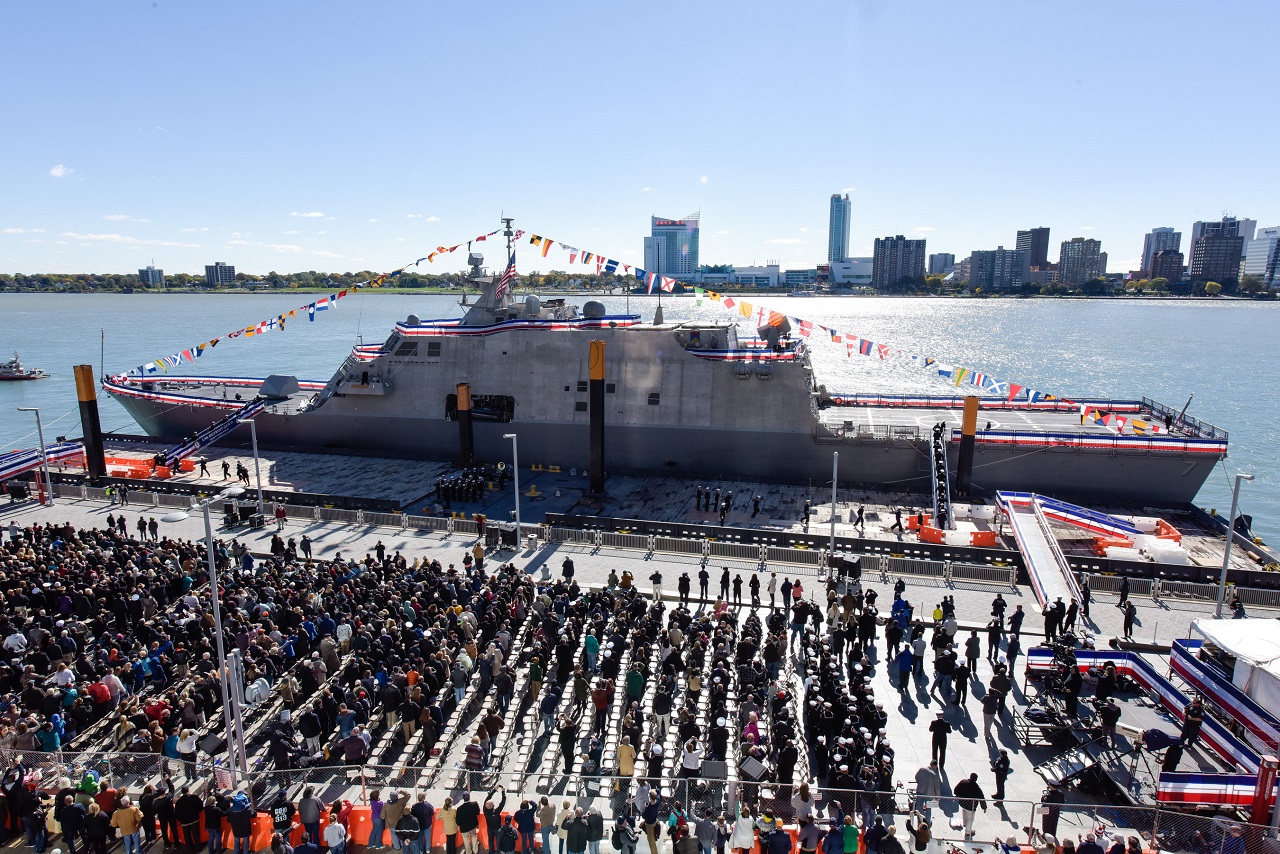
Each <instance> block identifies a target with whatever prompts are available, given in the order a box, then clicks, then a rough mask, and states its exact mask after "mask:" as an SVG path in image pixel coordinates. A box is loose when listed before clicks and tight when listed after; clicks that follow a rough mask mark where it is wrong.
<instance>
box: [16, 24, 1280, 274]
mask: <svg viewBox="0 0 1280 854" xmlns="http://www.w3.org/2000/svg"><path fill="white" fill-rule="evenodd" d="M925 5H926V6H927V9H926V10H924V11H925V13H924V14H917V13H916V12H913V11H911V10H909V9H907V8H906V7H905V6H903V5H901V4H889V3H886V2H881V0H860V1H859V2H856V3H853V4H849V3H840V2H816V3H814V4H812V5H810V6H805V7H802V8H798V9H795V10H789V11H788V13H787V14H786V15H775V14H772V13H773V12H774V11H776V8H775V7H773V6H770V5H766V4H753V3H748V4H747V7H749V8H746V7H743V6H742V5H741V4H728V3H719V2H709V3H707V4H699V5H698V6H697V7H687V6H681V7H679V8H680V9H681V12H680V14H681V16H682V22H683V23H682V27H681V30H680V32H679V33H675V34H673V33H672V32H670V31H669V30H668V28H666V27H664V26H663V24H662V21H663V16H662V15H661V14H654V12H655V10H654V9H653V8H652V7H645V8H637V9H631V8H616V9H612V8H611V9H609V10H607V12H603V13H602V12H601V11H600V10H599V9H598V8H597V7H595V6H591V5H588V4H585V3H575V2H570V3H566V4H562V5H558V6H556V7H552V8H546V9H537V10H534V9H510V10H508V9H496V8H487V7H475V8H472V7H469V6H465V5H457V6H445V7H440V8H433V9H425V8H422V7H421V6H419V5H415V4H413V3H409V2H389V3H388V4H385V5H380V6H379V7H377V8H376V9H373V10H361V11H357V10H355V9H353V8H349V7H347V6H344V5H342V4H337V3H324V2H322V3H317V4H312V5H306V6H304V5H301V4H298V3H289V2H283V3H281V4H278V5H277V4H272V5H269V6H262V5H260V4H250V3H247V2H228V3H225V4H219V5H217V6H192V5H186V4H156V5H152V4H150V3H141V2H140V3H124V4H120V5H118V6H116V5H113V6H111V7H103V6H101V5H99V4H93V3H90V2H87V0H80V2H71V3H69V4H68V5H67V6H66V7H59V8H56V9H55V8H53V7H47V6H41V5H39V4H10V5H7V6H5V7H3V8H0V25H3V26H4V27H5V30H6V31H7V32H10V33H12V34H13V35H14V36H15V38H14V39H13V40H12V44H11V46H10V49H9V51H8V53H7V71H8V73H9V77H10V82H11V85H10V86H9V87H7V92H6V95H7V98H6V106H7V107H8V110H7V114H8V115H9V117H10V119H11V124H12V127H13V130H12V131H11V132H10V133H9V134H7V135H6V138H5V141H4V142H3V143H2V144H0V192H2V195H3V198H4V199H5V202H6V204H5V206H4V209H3V211H0V271H3V272H23V273H40V272H51V273H80V272H101V273H121V272H132V271H136V270H138V269H140V268H142V267H145V266H146V265H147V264H148V263H149V262H150V261H151V259H152V258H154V259H155V263H156V266H157V267H160V268H163V269H165V270H166V271H171V272H189V273H199V272H200V271H201V270H202V269H203V267H204V266H205V265H206V264H210V263H212V262H213V261H214V260H216V259H225V260H226V261H227V263H228V264H232V265H234V266H236V267H237V269H238V270H243V271H246V272H250V273H265V272H268V271H270V270H279V271H291V270H307V269H311V270H318V271H335V272H337V271H348V270H350V271H354V270H361V269H372V270H387V269H392V268H394V267H397V266H400V265H402V264H404V263H406V262H412V261H413V260H414V259H416V258H418V257H420V256H421V255H425V254H426V251H430V250H433V249H434V248H435V246H437V245H439V244H442V243H449V244H452V243H454V242H457V241H465V240H466V239H468V238H469V237H473V236H474V235H475V234H478V233H481V232H483V231H487V230H491V229H492V228H494V227H496V226H497V224H498V219H499V217H500V216H502V215H504V214H505V215H508V216H514V217H515V219H516V224H517V227H520V228H524V229H527V230H530V231H534V232H536V233H539V234H548V235H551V236H552V237H554V238H555V239H556V240H561V241H564V242H566V243H572V244H574V245H581V246H591V247H593V248H594V249H598V250H599V251H602V252H606V253H609V255H610V256H611V257H615V258H617V259H618V260H619V261H622V262H626V263H631V264H637V263H641V261H642V256H643V245H642V239H641V238H642V237H643V236H644V234H645V233H646V231H647V226H648V222H649V218H650V217H651V216H652V215H654V214H656V213H660V212H667V213H672V212H677V211H691V210H700V211H701V212H702V217H703V223H704V226H703V231H702V233H701V240H700V255H701V259H700V260H701V261H702V263H706V264H723V263H731V264H736V265H750V264H753V263H757V264H758V263H760V262H761V261H763V260H764V259H774V258H776V259H778V260H780V261H781V263H782V266H783V267H784V268H792V269H798V268H807V267H811V266H813V265H815V264H820V263H823V262H824V259H825V258H826V257H827V256H828V252H829V245H828V237H829V230H828V229H829V219H830V204H829V203H830V198H831V196H832V194H833V193H838V194H840V195H841V196H842V197H843V196H844V195H845V194H846V193H847V194H848V195H849V196H850V200H851V203H852V206H853V207H854V208H856V211H857V216H856V217H854V218H852V227H851V229H850V239H849V246H848V255H849V256H850V257H868V256H871V255H872V254H873V244H874V240H875V239H877V238H883V237H885V236H890V235H897V234H901V235H905V236H907V237H911V238H927V239H928V245H929V250H930V251H931V252H938V251H942V252H947V253H953V254H955V255H956V257H957V258H958V259H959V258H964V257H966V256H968V255H969V254H970V253H971V252H972V251H973V250H975V249H980V250H989V249H992V248H993V247H996V246H999V245H1003V246H1006V247H1009V246H1014V245H1016V234H1017V232H1018V231H1019V230H1024V229H1027V228H1028V227H1030V226H1031V225H1032V224H1040V223H1042V224H1044V225H1045V226H1048V227H1049V228H1050V229H1051V230H1052V234H1053V240H1052V242H1053V243H1054V244H1057V243H1059V241H1060V240H1070V239H1071V238H1074V237H1083V238H1093V239H1098V240H1100V241H1101V242H1102V243H1103V245H1104V246H1105V247H1106V248H1107V250H1108V252H1109V253H1110V256H1111V261H1110V263H1109V268H1110V269H1112V270H1118V271H1128V270H1136V269H1140V267H1141V265H1142V260H1141V259H1142V251H1143V239H1144V236H1145V235H1146V234H1147V233H1149V232H1150V231H1151V230H1152V229H1153V228H1155V227H1160V226H1163V227H1172V228H1174V229H1175V230H1177V231H1179V232H1181V233H1182V234H1183V235H1187V234H1190V233H1191V231H1192V225H1193V223H1194V222H1196V221H1216V220H1219V219H1221V217H1222V215H1223V214H1224V213H1233V214H1235V215H1237V216H1240V217H1242V218H1243V217H1248V218H1249V219H1251V220H1254V221H1256V222H1257V224H1258V225H1259V226H1260V227H1269V226H1275V225H1280V210H1277V209H1276V206H1275V203H1274V199H1276V198H1278V197H1280V192H1277V190H1280V178H1277V177H1275V176H1273V175H1272V174H1271V173H1269V172H1268V171H1266V170H1257V169H1254V168H1252V167H1251V165H1250V164H1251V160H1252V157H1251V156H1250V155H1247V154H1241V156H1239V157H1218V158H1207V157H1204V156H1203V153H1202V151H1201V148H1200V143H1199V142H1198V141H1197V140H1196V139H1195V138H1194V135H1175V136H1172V137H1167V136H1166V137H1162V138H1161V140H1160V141H1159V144H1156V142H1155V141H1154V140H1151V139H1149V138H1141V137H1140V136H1137V135H1135V134H1136V132H1135V131H1133V130H1131V128H1132V127H1133V126H1134V122H1135V121H1137V120H1139V119H1140V118H1141V117H1143V116H1145V115H1146V113H1145V112H1143V111H1142V110H1140V109H1138V108H1137V107H1135V106H1134V105H1135V104H1141V103H1143V101H1144V99H1145V98H1146V97H1148V93H1149V72H1148V70H1147V69H1144V68H1142V67H1140V64H1135V63H1125V62H1123V61H1121V60H1122V57H1124V56H1126V55H1127V51H1129V50H1130V49H1131V47H1132V45H1133V44H1134V43H1136V42H1137V41H1138V40H1141V41H1143V42H1144V43H1159V44H1161V45H1162V47H1163V48H1164V49H1165V52H1164V54H1162V57H1163V58H1162V72H1161V73H1162V76H1163V78H1164V79H1165V81H1166V83H1167V85H1168V86H1169V87H1171V89H1173V90H1175V91H1178V92H1179V94H1180V97H1181V99H1182V101H1183V102H1184V103H1186V104H1197V103H1210V102H1211V103H1213V104H1214V105H1215V109H1216V110H1219V111H1220V112H1221V114H1223V115H1232V116H1239V117H1241V123H1242V124H1241V126H1242V127H1243V126H1244V125H1243V122H1244V120H1245V119H1246V118H1247V121H1248V128H1249V132H1250V134H1251V135H1252V136H1255V137H1257V138H1262V139H1265V138H1269V136H1271V135H1272V133H1273V132H1274V131H1275V130H1277V128H1278V126H1280V118H1277V117H1275V116H1273V115H1272V111H1265V110H1258V109H1257V108H1256V98H1255V96H1254V95H1253V94H1252V93H1251V92H1250V91H1249V87H1222V86H1220V85H1219V84H1218V83H1216V82H1215V80H1214V79H1213V76H1212V75H1205V74H1203V73H1202V70H1201V68H1200V65H1201V55H1200V53H1199V51H1198V47H1199V46H1200V45H1202V44H1204V43H1206V40H1207V41H1208V42H1209V43H1213V41H1214V40H1215V39H1218V40H1223V41H1229V42H1230V43H1232V44H1233V46H1235V47H1237V48H1238V50H1236V51H1235V52H1234V57H1235V58H1234V59H1233V75H1234V76H1236V77H1237V79H1246V80H1248V79H1266V78H1265V76H1264V75H1265V74H1266V73H1267V71H1268V70H1269V68H1268V66H1267V64H1266V58H1267V57H1268V56H1269V55H1270V51H1269V46H1270V45H1269V38H1268V36H1267V33H1268V32H1271V31H1273V30H1272V29H1271V28H1268V27H1267V26H1265V21H1266V20H1272V21H1273V22H1280V10H1278V9H1277V8H1275V7H1273V6H1271V5H1268V4H1265V3H1256V4H1245V5H1246V6H1247V7H1248V8H1247V9H1245V10H1242V11H1241V14H1244V15H1248V16H1249V20H1250V21H1251V22H1256V23H1257V24H1258V26H1250V27H1248V28H1245V29H1243V30H1241V29H1239V28H1237V27H1234V26H1232V24H1231V19H1232V17H1233V16H1221V15H1214V14H1212V13H1211V12H1210V10H1208V9H1207V8H1205V7H1203V6H1202V5H1197V4H1192V3H1172V4H1168V5H1167V6H1165V7H1162V14H1161V15H1156V16H1153V15H1149V14H1147V13H1146V12H1145V11H1144V10H1143V9H1142V8H1141V7H1139V6H1129V5H1127V4H1113V5H1112V6H1099V7H1096V8H1091V9H1090V12H1089V14H1088V15H1075V14H1072V15H1062V14H1058V12H1057V11H1055V9H1056V7H1055V5H1054V4H1046V5H1044V6H1037V7H1035V8H1034V9H1032V10H1028V7H1026V6H1025V5H1023V4H1017V3H1012V2H993V3H991V4H984V5H983V6H982V7H978V8H967V7H965V8H962V7H957V6H955V5H954V4H945V3H942V2H936V3H935V2H929V3H926V4H925ZM673 8H675V7H673ZM588 19H590V20H592V21H601V22H603V23H605V24H606V25H607V26H608V28H609V29H610V30H612V31H614V32H616V33H617V34H619V35H622V36H624V37H625V39H626V41H627V42H628V43H645V42H649V41H660V42H661V43H662V44H663V45H664V50H665V52H666V53H665V55H666V56H667V57H668V58H669V59H670V60H671V61H672V62H674V61H681V62H687V63H690V64H692V65H694V66H696V68H697V70H696V72H693V73H689V74H685V75H682V77H681V81H682V82H681V84H680V86H679V87H675V86H661V85H655V83H654V79H655V78H656V75H657V73H659V72H657V71H655V70H654V69H653V68H652V67H645V68H632V67H629V66H627V65H625V64H620V63H611V62H608V61H605V62H603V63H601V70H600V71H599V72H598V73H592V74H582V73H581V65H582V59H581V54H580V52H579V51H580V48H582V46H583V45H582V42H581V33H582V31H583V30H582V24H583V23H584V21H586V20H588ZM1050 29H1052V30H1053V31H1054V32H1055V33H1056V34H1057V35H1056V36H1055V38H1053V39H1043V38H1035V37H1031V36H1030V35H1029V33H1031V32H1032V31H1040V32H1043V31H1047V30H1050ZM197 32H198V33H208V34H210V35H212V36H214V37H216V38H218V39H219V40H220V43H224V44H233V45H234V47H235V50H236V51H237V53H238V54H239V55H243V56H246V57H273V59H272V61H270V62H267V61H256V60H255V61H247V62H235V63H207V62H201V61H199V60H198V59H197V58H195V57H193V55H192V52H191V44H190V34H191V33H197ZM392 33H395V34H400V33H413V34H421V35H420V36H417V38H419V39H421V40H423V41H425V42H426V44H425V46H424V48H423V49H424V50H425V51H426V55H427V56H428V57H429V61H427V62H422V63H418V62H414V61H412V60H411V57H412V56H414V53H413V50H407V49H403V48H400V47H398V46H395V45H393V44H392V42H391V41H390V40H389V39H388V35H389V34H392ZM475 33H482V36H480V37H476V36H474V34H475ZM54 34H56V45H57V49H56V50H55V51H54V52H53V53H52V54H51V53H50V50H49V48H50V45H51V44H53V43H54V42H53V41H52V40H53V39H54ZM459 34H464V37H458V36H459ZM909 41H915V42H919V43H942V42H946V43H965V44H971V45H975V46H976V47H980V46H981V45H983V44H990V45H999V46H1000V50H998V51H995V50H974V51H972V52H970V54H969V59H968V60H967V61H966V62H965V63H961V64H957V63H954V62H951V61H949V60H948V59H947V57H946V56H945V55H943V54H937V55H926V56H922V57H921V58H919V59H918V60H913V61H911V62H902V61H901V59H902V57H901V54H900V53H899V52H898V50H897V46H898V45H901V44H903V43H906V42H909ZM126 43H146V44H147V45H148V51H149V52H148V57H147V61H146V62H139V61H125V60H119V59H111V60H104V59H103V58H102V51H101V48H102V45H104V44H126ZM746 43H763V44H765V45H766V46H767V48H768V51H769V54H770V59H769V61H762V60H761V59H760V58H759V56H758V55H756V54H753V53H752V52H744V51H741V50H740V49H739V48H740V46H741V45H742V44H746ZM364 44H379V45H383V46H384V47H383V48H381V49H380V50H377V51H373V52H369V51H365V50H355V49H353V46H354V45H364ZM408 44H409V45H410V46H413V48H414V49H416V47H417V45H416V42H413V41H410V42H409V43H408ZM295 49H297V50H296V55H295ZM282 51H284V53H282ZM279 56H285V57H286V58H285V59H283V60H279V61H277V60H276V59H274V58H275V57H279ZM494 56H499V57H503V60H502V61H501V62H492V61H491V60H490V57H494ZM710 57H715V61H714V62H711V61H703V60H704V59H707V58H710ZM535 66H536V67H537V69H538V71H537V74H536V78H535V80H533V81H529V80H526V79H525V77H526V75H527V74H528V73H529V69H531V68H533V67H535ZM886 68H892V69H893V71H892V72H891V73H890V72H886V71H885V69H886ZM160 69H163V71H162V72H160ZM993 87H995V88H998V89H999V91H1000V94H1001V96H1002V97H1005V98H1007V99H1009V100H1012V101H1015V102H1025V103H1029V102H1032V101H1038V102H1040V103H1046V104H1047V103H1054V102H1062V103H1065V102H1071V103H1080V104H1085V103H1087V104H1088V105H1089V113H1090V116H1091V122H1092V126H1093V127H1094V128H1095V129H1096V130H1095V132H1093V133H1091V134H1089V135H1087V136H1084V137H1081V136H1079V135H1062V134H1041V133H1033V132H1031V129H1030V127H1029V126H1028V128H1027V131H1028V132H1027V133H1009V134H999V135H997V134H994V133H992V134H984V133H977V134H957V133H954V132H952V130H951V129H950V127H949V126H948V125H946V124H945V123H944V124H942V125H937V124H935V123H934V122H932V121H931V120H930V119H929V118H928V117H929V116H933V115H942V114H946V113H947V111H948V110H953V109H954V107H955V105H956V104H961V103H965V102H968V101H969V100H971V99H972V98H973V97H975V96H976V95H978V94H980V93H984V92H987V91H988V90H991V89H992V88H993ZM904 91H911V92H914V93H917V95H915V96H914V97H913V98H910V99H904V98H901V97H900V95H901V92H904ZM552 92H554V93H556V95H555V97H548V95H547V93H552ZM710 93H715V99H714V102H712V101H710V100H708V96H709V95H710ZM713 103H714V107H713V106H712V104H713ZM762 111H764V112H766V113H771V114H776V115H771V118H770V121H764V120H758V121H757V122H756V127H755V128H753V129H752V130H751V131H750V132H744V133H728V134H725V133H720V132H719V131H720V130H721V129H722V128H726V127H736V126H737V125H738V124H739V123H741V122H743V121H746V122H748V123H750V122H751V121H753V119H752V117H753V116H757V115H759V114H760V113H761V112H762ZM870 117H874V119H872V118H870ZM775 119H776V120H775ZM814 119H816V120H817V121H818V122H819V123H820V125H821V127H822V132H821V133H818V134H795V133H792V132H790V129H789V127H788V126H789V125H795V124H798V123H802V122H806V121H812V120H814ZM494 120H501V121H502V122H503V123H504V124H505V125H506V126H507V127H510V128H515V129H519V132H518V133H517V134H516V135H515V136H514V137H509V136H508V135H507V134H505V133H494V132H493V131H492V129H491V127H492V124H493V121H494ZM917 125H918V126H919V128H920V132H912V133H877V132H871V133H868V132H866V131H867V130H873V131H874V130H875V127H876V126H883V127H885V128H889V127H893V128H909V127H914V126H917ZM638 127H645V128H646V130H645V131H644V132H641V133H635V129H636V128H638ZM600 137H605V138H608V139H609V142H608V143H607V144H603V145H602V144H600V142H599V139H598V138H600ZM941 140H945V144H942V145H940V144H939V141H941ZM1076 173H1079V174H1083V175H1087V176H1088V179H1087V180H1080V179H1078V178H1075V177H1071V178H1067V177H1064V178H1062V179H1061V180H1059V179H1057V178H1055V175H1074V174H1076ZM1156 173H1158V174H1161V175H1165V176H1169V179H1168V180H1164V181H1161V182H1156V183H1153V182H1152V181H1151V180H1150V178H1151V175H1152V174H1156ZM1025 174H1037V175H1040V176H1041V177H1040V178H1039V179H1038V180H1036V181H1020V180H1015V179H1016V178H1017V177H1018V176H1020V175H1025ZM1183 248H1184V251H1186V252H1187V253H1188V254H1189V253H1190V247H1189V246H1188V245H1187V244H1186V241H1184V246H1183ZM423 250H426V251H423ZM487 260H488V261H489V263H490V265H492V264H493V263H494V260H493V259H487ZM1049 260H1051V261H1052V260H1054V259H1053V258H1050V259H1049ZM423 266H424V267H425V266H426V264H425V262H424V265H423ZM457 266H458V265H452V264H451V265H439V264H437V265H433V266H431V267H430V268H428V269H427V270H426V272H448V271H453V270H454V269H456V267H457ZM520 266H521V267H522V268H525V269H542V270H547V269H552V268H553V267H558V268H560V269H563V268H564V267H565V266H566V263H565V261H564V260H557V258H556V257H554V255H553V256H552V257H549V258H547V259H542V258H538V259H537V261H536V262H535V261H533V260H532V259H531V260H530V261H528V262H523V261H522V262H521V263H520Z"/></svg>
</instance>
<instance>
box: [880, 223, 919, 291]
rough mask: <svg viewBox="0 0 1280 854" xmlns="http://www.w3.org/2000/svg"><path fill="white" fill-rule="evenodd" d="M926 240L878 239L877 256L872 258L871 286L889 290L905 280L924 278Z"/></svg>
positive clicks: (898, 237)
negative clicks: (888, 288)
mask: <svg viewBox="0 0 1280 854" xmlns="http://www.w3.org/2000/svg"><path fill="white" fill-rule="evenodd" d="M924 257H925V256H924V240H908V239H907V238H905V237H903V236H902V235H901V234H899V235H897V236H896V237H877V238H876V246H875V254H873V255H872V256H871V285H872V287H876V288H887V287H890V286H893V285H897V284H899V283H900V282H902V281H903V280H904V279H911V280H915V281H919V280H922V279H923V278H924Z"/></svg>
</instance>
